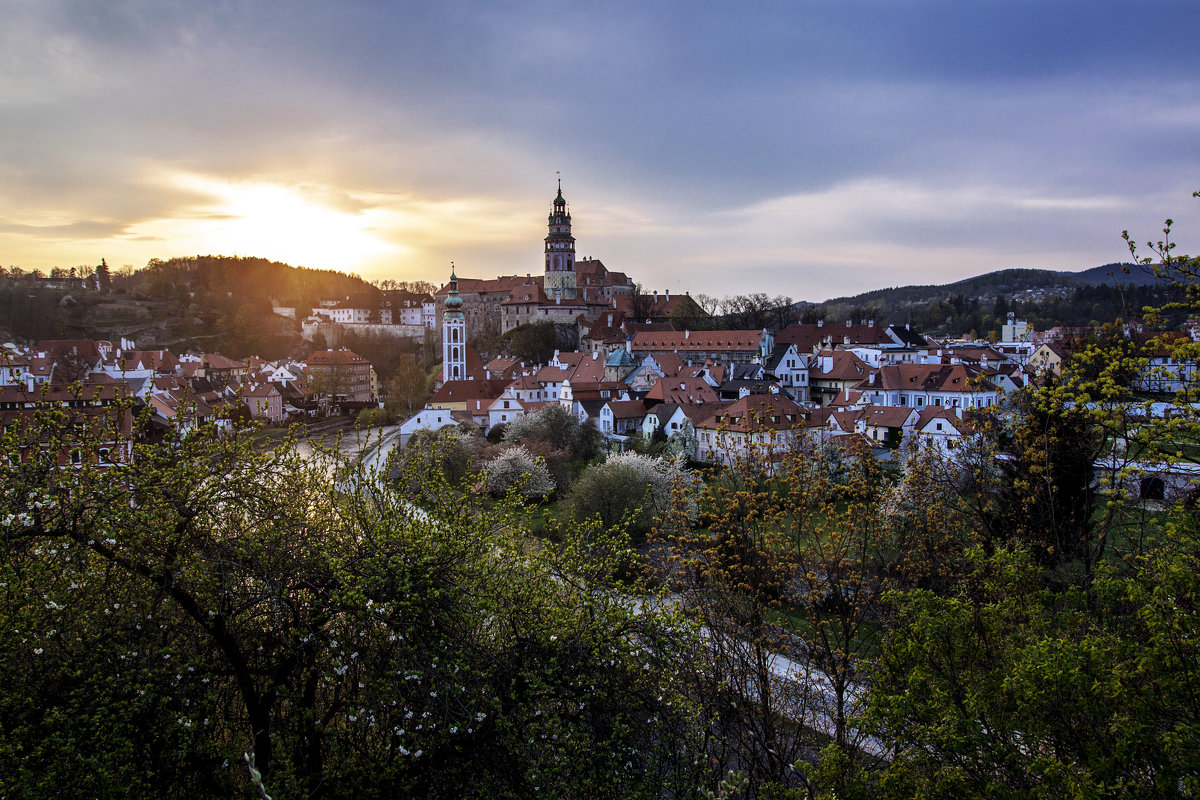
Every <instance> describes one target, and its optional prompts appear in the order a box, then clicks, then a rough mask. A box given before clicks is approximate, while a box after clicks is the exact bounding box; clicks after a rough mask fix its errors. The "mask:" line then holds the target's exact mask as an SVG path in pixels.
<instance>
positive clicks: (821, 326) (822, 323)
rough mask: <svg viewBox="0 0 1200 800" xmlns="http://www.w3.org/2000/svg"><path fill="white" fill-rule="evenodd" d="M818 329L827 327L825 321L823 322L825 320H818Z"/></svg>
mask: <svg viewBox="0 0 1200 800" xmlns="http://www.w3.org/2000/svg"><path fill="white" fill-rule="evenodd" d="M817 327H818V328H824V327H825V320H823V319H819V320H817Z"/></svg>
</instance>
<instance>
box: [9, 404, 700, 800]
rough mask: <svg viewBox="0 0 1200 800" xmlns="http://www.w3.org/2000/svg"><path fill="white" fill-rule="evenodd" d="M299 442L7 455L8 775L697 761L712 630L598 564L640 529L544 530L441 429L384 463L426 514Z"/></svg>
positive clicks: (29, 792) (594, 792)
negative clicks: (696, 720) (106, 458)
mask: <svg viewBox="0 0 1200 800" xmlns="http://www.w3.org/2000/svg"><path fill="white" fill-rule="evenodd" d="M40 425H41V428H42V430H43V431H44V432H45V433H47V434H51V433H53V432H54V431H55V430H57V428H58V427H62V426H67V429H68V430H69V426H70V420H69V418H68V417H67V415H66V414H65V413H64V412H62V411H55V412H48V413H47V414H46V415H44V417H43V418H42V419H41V420H40ZM6 443H7V444H12V441H11V437H10V439H9V440H6ZM294 445H295V443H294V442H288V443H285V444H284V445H283V446H281V447H279V448H278V449H276V450H274V451H271V452H265V451H258V450H254V449H252V448H251V447H250V446H249V441H248V440H247V439H245V438H243V437H242V436H240V435H232V436H230V435H224V434H221V433H219V432H218V431H216V430H215V429H211V428H210V429H204V430H201V431H198V432H196V433H194V434H192V435H191V436H189V437H187V438H183V439H179V438H169V439H168V440H167V441H165V442H164V443H162V444H160V445H152V446H151V445H143V446H139V447H138V449H137V453H136V457H135V459H134V460H133V461H132V462H131V463H129V464H123V465H120V466H119V467H117V468H116V469H115V470H109V471H107V472H104V471H101V470H100V469H99V468H93V467H92V466H89V465H88V464H89V463H90V462H87V461H85V466H84V467H82V468H80V469H78V470H60V469H59V468H58V467H57V466H55V465H54V464H52V463H51V462H50V461H49V460H38V459H33V460H29V461H27V462H19V463H20V464H21V466H20V467H19V468H16V469H10V470H8V471H7V472H5V473H4V474H3V475H2V476H0V481H2V488H3V494H2V498H3V499H0V532H2V538H0V546H2V547H3V550H2V552H0V794H2V795H4V796H6V797H29V796H48V795H54V794H61V793H62V791H63V787H70V790H69V791H70V793H71V794H80V795H86V796H121V797H156V798H163V797H166V798H170V797H230V796H239V795H240V796H246V795H247V794H248V793H253V792H254V791H255V789H254V786H253V785H252V783H251V778H250V775H249V773H248V771H247V769H246V767H245V765H244V763H243V754H245V753H251V754H253V757H254V763H255V767H256V769H257V770H258V771H259V772H260V774H261V780H262V784H261V785H262V787H264V788H265V789H266V790H268V791H270V793H271V794H272V796H275V797H293V796H302V795H303V796H313V797H315V796H325V797H351V796H353V797H359V798H361V797H367V798H369V797H397V796H421V797H425V796H438V797H511V798H523V797H529V796H534V795H539V794H542V795H547V796H589V795H590V796H603V797H652V796H658V795H659V794H660V793H662V792H663V791H670V792H672V793H674V794H680V793H681V792H682V791H683V790H684V789H686V788H687V787H692V786H695V785H698V784H701V783H706V782H707V777H706V772H705V770H704V769H701V768H699V767H697V766H693V761H694V760H695V759H694V754H695V753H697V752H700V751H701V750H702V749H703V747H704V744H703V735H702V734H703V731H702V730H699V729H697V728H696V726H695V725H694V724H693V722H692V719H693V716H692V706H691V704H690V701H689V700H688V698H686V697H685V696H683V695H682V694H681V693H680V691H679V690H678V681H677V680H676V672H677V670H678V667H677V664H676V661H675V653H676V652H677V651H678V650H680V649H684V650H686V649H689V648H690V647H692V646H694V643H695V641H696V640H697V639H696V636H695V634H694V632H689V629H687V628H685V627H681V626H680V625H679V624H678V621H677V620H673V619H671V614H670V613H669V612H667V611H665V610H664V611H662V612H659V611H657V610H655V609H652V608H645V607H642V608H638V607H637V606H636V604H635V603H634V602H632V601H631V598H630V597H628V596H626V595H625V594H624V593H623V591H622V590H621V589H620V588H619V587H618V586H615V585H611V584H610V583H609V581H610V580H611V577H612V575H613V574H614V571H615V569H616V568H617V566H618V565H619V563H621V560H622V559H623V558H624V557H625V554H626V553H627V552H628V542H627V540H625V539H623V538H622V537H620V536H617V535H615V534H613V533H608V532H601V531H596V530H592V529H590V528H578V527H575V526H571V527H569V528H567V529H566V530H564V531H563V532H562V534H561V535H560V536H558V537H556V539H557V540H558V541H559V542H560V544H551V543H544V544H543V546H541V547H538V548H533V547H530V546H529V544H528V542H529V539H528V534H527V531H526V530H525V527H524V524H523V522H522V519H521V517H520V516H519V515H518V514H517V513H516V509H515V508H514V507H513V506H511V505H510V504H508V503H506V502H499V503H487V504H482V505H481V504H476V503H471V502H464V495H463V494H462V493H461V492H460V491H459V490H458V489H457V488H456V487H454V486H451V485H449V484H448V483H446V481H445V480H443V479H442V477H441V476H442V469H441V468H438V467H435V466H434V464H432V463H431V462H430V461H429V460H428V459H426V458H424V457H423V456H424V455H433V454H432V452H431V451H429V450H426V449H421V450H418V451H415V452H414V453H413V454H410V455H409V456H408V458H407V459H406V460H404V461H403V462H399V461H398V462H396V463H394V464H393V465H392V466H391V467H390V469H389V471H390V470H393V469H394V470H398V471H399V472H400V476H399V480H398V481H397V482H396V484H395V485H397V486H401V487H406V486H410V485H413V484H416V483H419V484H420V485H421V486H422V491H423V493H424V494H423V505H424V509H423V510H422V509H417V508H416V507H415V506H414V505H413V504H412V502H411V501H410V500H409V495H408V492H407V491H404V490H399V491H398V490H395V489H393V488H392V486H393V484H392V483H390V482H381V481H379V480H378V478H379V474H377V473H372V472H369V471H364V468H363V467H362V466H361V465H359V464H357V462H346V461H342V460H341V459H340V458H339V457H338V456H337V454H336V453H335V452H332V451H322V450H318V451H317V452H316V453H315V454H314V455H312V456H307V457H306V456H302V455H301V454H300V452H299V451H298V450H297V449H296V447H295V446H294ZM385 474H386V471H385Z"/></svg>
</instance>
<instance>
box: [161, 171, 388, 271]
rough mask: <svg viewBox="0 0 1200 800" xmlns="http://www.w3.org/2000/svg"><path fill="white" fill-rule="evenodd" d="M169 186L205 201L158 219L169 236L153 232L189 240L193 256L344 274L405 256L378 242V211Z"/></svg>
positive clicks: (294, 194)
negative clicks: (242, 258) (256, 259)
mask: <svg viewBox="0 0 1200 800" xmlns="http://www.w3.org/2000/svg"><path fill="white" fill-rule="evenodd" d="M172 183H174V184H175V185H176V186H177V187H178V188H182V189H185V190H187V191H189V192H193V193H196V194H201V195H204V196H206V197H208V198H210V202H206V203H201V204H199V205H197V206H195V207H193V209H192V214H191V215H190V216H189V217H188V218H186V219H177V220H171V221H169V222H168V221H166V220H163V221H162V222H163V223H164V224H165V225H166V226H168V227H169V228H171V229H173V230H172V231H171V232H169V233H168V232H166V231H156V232H155V233H156V234H157V235H163V234H166V235H165V236H163V238H171V239H174V240H176V241H179V240H181V239H186V240H190V241H191V242H193V243H194V245H195V247H196V248H198V249H196V252H205V253H209V252H211V253H221V254H224V255H253V256H262V257H264V258H270V259H273V260H277V261H283V262H286V263H289V264H292V265H294V266H307V267H316V268H322V269H339V270H347V271H361V270H363V269H364V267H367V266H370V265H374V264H378V263H380V262H381V261H385V260H387V259H388V257H389V256H391V257H393V258H395V257H399V256H401V255H402V254H403V248H401V247H399V246H397V245H396V244H393V243H389V242H387V241H385V240H384V239H382V238H381V237H380V236H379V235H377V233H376V231H377V230H378V226H379V223H380V222H381V219H380V217H381V214H382V213H383V212H382V211H380V210H379V209H375V208H369V207H367V208H362V209H352V210H343V209H340V208H334V207H332V206H331V205H329V204H328V203H326V202H324V201H323V195H322V193H321V192H318V191H314V190H311V189H308V188H306V187H297V186H286V185H281V184H272V183H260V182H246V183H239V182H233V181H221V180H215V179H212V178H207V177H204V176H198V175H176V176H174V177H173V179H172ZM329 194H330V193H328V192H326V193H325V196H328V195H329Z"/></svg>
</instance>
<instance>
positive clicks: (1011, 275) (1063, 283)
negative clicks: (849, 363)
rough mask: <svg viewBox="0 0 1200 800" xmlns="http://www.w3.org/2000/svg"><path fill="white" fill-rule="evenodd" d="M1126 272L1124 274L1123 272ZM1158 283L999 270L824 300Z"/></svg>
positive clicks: (1095, 274)
mask: <svg viewBox="0 0 1200 800" xmlns="http://www.w3.org/2000/svg"><path fill="white" fill-rule="evenodd" d="M1126 269H1128V272H1126V271H1125V270H1126ZM1158 283H1160V281H1159V280H1158V279H1157V278H1155V277H1153V276H1152V275H1149V274H1147V273H1146V272H1145V271H1143V270H1142V268H1141V267H1139V266H1137V265H1134V264H1105V265H1103V266H1099V267H1092V268H1091V269H1087V270H1084V271H1082V272H1056V271H1054V270H1049V269H1002V270H997V271H996V272H989V273H987V274H986V275H977V276H975V277H973V278H966V279H964V280H961V281H956V282H954V283H946V284H923V285H917V286H896V287H891V288H888V289H875V290H874V291H870V292H863V293H862V294H857V295H853V296H848V297H835V298H833V299H831V300H827V301H826V304H827V305H835V304H850V305H869V304H875V303H879V302H881V301H882V302H883V303H885V304H893V303H925V302H928V301H930V300H937V299H941V298H945V297H947V296H951V295H962V296H963V297H968V298H971V297H979V298H983V297H988V298H991V297H995V296H997V295H1007V296H1013V295H1023V294H1029V293H1036V292H1038V291H1039V290H1042V291H1045V290H1055V289H1058V290H1066V289H1074V288H1076V287H1079V286H1100V285H1107V286H1119V285H1135V286H1153V285H1156V284H1158Z"/></svg>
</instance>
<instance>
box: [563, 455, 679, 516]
mask: <svg viewBox="0 0 1200 800" xmlns="http://www.w3.org/2000/svg"><path fill="white" fill-rule="evenodd" d="M689 484H690V476H689V475H688V474H687V472H686V471H685V470H683V469H682V468H681V467H680V465H679V464H678V463H677V462H675V461H673V460H670V459H665V458H652V457H646V456H642V455H639V454H637V453H625V454H621V455H610V456H609V457H608V458H606V459H605V460H604V461H602V462H600V463H599V464H593V465H591V466H589V467H588V468H587V469H585V470H584V471H583V472H582V473H581V474H580V476H579V477H578V478H577V479H576V480H575V483H574V484H572V486H571V491H570V493H569V494H568V495H567V498H566V506H567V507H568V508H570V510H571V513H572V514H574V516H575V518H576V519H577V520H586V519H591V518H593V517H594V518H597V519H598V520H599V521H600V524H601V525H603V526H604V527H606V528H610V527H613V526H615V525H624V526H626V528H627V529H628V530H629V532H630V533H631V534H633V535H635V536H645V535H646V534H647V533H649V531H650V529H651V527H652V526H653V524H654V521H655V519H656V518H657V517H658V516H659V515H660V514H662V513H663V512H664V511H666V510H667V508H668V507H669V506H670V503H671V500H672V494H673V492H674V491H675V490H676V489H680V490H682V489H684V488H687V486H688V485H689Z"/></svg>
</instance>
